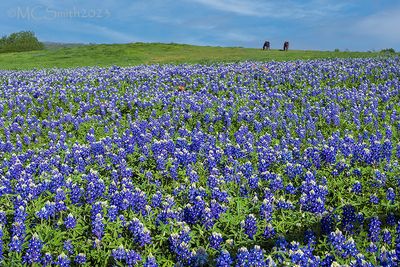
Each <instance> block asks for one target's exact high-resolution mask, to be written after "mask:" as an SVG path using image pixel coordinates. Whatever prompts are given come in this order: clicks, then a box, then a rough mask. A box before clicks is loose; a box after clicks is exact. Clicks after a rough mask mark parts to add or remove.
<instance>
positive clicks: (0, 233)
mask: <svg viewBox="0 0 400 267" xmlns="http://www.w3.org/2000/svg"><path fill="white" fill-rule="evenodd" d="M3 235H4V234H3V226H2V225H1V224H0V262H1V261H2V260H3V257H4V256H3V243H4V241H3Z"/></svg>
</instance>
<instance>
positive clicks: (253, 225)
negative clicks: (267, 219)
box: [241, 214, 257, 239]
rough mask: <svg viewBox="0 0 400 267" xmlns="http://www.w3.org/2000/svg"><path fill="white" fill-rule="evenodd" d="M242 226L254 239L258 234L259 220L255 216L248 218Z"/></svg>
mask: <svg viewBox="0 0 400 267" xmlns="http://www.w3.org/2000/svg"><path fill="white" fill-rule="evenodd" d="M241 226H242V228H243V229H244V232H245V234H246V235H247V236H248V237H249V238H250V239H253V238H254V235H255V234H256V233H257V220H256V217H255V216H254V215H253V214H249V215H248V216H246V219H245V220H244V221H242V222H241Z"/></svg>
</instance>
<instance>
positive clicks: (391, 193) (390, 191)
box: [386, 187, 396, 204]
mask: <svg viewBox="0 0 400 267" xmlns="http://www.w3.org/2000/svg"><path fill="white" fill-rule="evenodd" d="M395 198H396V193H395V192H394V190H393V188H391V187H389V188H388V189H387V191H386V199H387V200H389V201H390V203H391V204H394V200H395Z"/></svg>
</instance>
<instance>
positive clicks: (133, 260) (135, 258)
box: [125, 250, 142, 267]
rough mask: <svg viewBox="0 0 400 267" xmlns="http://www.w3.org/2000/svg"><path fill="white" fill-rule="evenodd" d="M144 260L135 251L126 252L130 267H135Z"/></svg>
mask: <svg viewBox="0 0 400 267" xmlns="http://www.w3.org/2000/svg"><path fill="white" fill-rule="evenodd" d="M141 260H142V257H141V256H140V254H139V253H137V252H136V251H134V250H128V251H127V252H126V259H125V261H126V264H127V266H129V267H132V266H135V265H136V264H137V263H138V262H140V261H141Z"/></svg>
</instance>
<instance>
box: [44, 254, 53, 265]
mask: <svg viewBox="0 0 400 267" xmlns="http://www.w3.org/2000/svg"><path fill="white" fill-rule="evenodd" d="M41 263H42V266H51V265H52V264H53V256H52V255H51V254H50V253H48V252H47V253H45V254H44V255H43V257H42V258H41Z"/></svg>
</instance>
